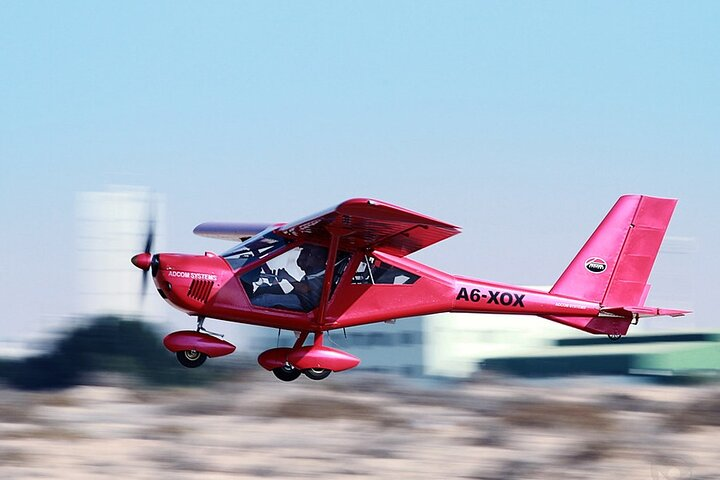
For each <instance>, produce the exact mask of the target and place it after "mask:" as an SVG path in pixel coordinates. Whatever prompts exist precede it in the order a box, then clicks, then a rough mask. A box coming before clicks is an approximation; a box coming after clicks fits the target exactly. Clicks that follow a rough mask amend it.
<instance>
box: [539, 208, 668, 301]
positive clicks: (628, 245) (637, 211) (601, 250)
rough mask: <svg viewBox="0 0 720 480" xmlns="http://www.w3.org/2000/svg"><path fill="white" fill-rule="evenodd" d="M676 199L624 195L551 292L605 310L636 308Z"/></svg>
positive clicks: (647, 287)
mask: <svg viewBox="0 0 720 480" xmlns="http://www.w3.org/2000/svg"><path fill="white" fill-rule="evenodd" d="M676 203H677V200H676V199H670V198H656V197H648V196H645V195H624V196H622V197H620V198H619V199H618V201H617V202H616V203H615V206H613V208H612V209H611V210H610V212H609V213H608V214H607V216H606V217H605V219H604V220H603V221H602V223H600V225H599V226H598V227H597V229H596V230H595V232H594V233H593V234H592V236H591V237H590V239H588V241H587V242H586V243H585V245H584V246H583V247H582V249H580V252H579V253H578V254H577V256H575V258H574V259H573V261H572V262H571V263H570V265H569V266H568V267H567V269H565V272H563V274H562V275H561V276H560V278H559V279H558V281H557V282H556V283H555V285H554V286H553V288H552V289H551V290H550V293H553V294H557V295H564V296H569V297H575V298H582V299H584V300H589V301H593V302H598V303H600V304H601V305H603V306H607V305H611V306H621V305H622V306H626V305H631V306H640V305H643V304H644V303H645V297H646V296H647V290H648V289H649V285H647V279H648V277H649V276H650V270H651V269H652V267H653V264H654V263H655V257H657V253H658V250H659V249H660V244H661V243H662V239H663V237H664V236H665V230H667V226H668V223H670V217H672V214H673V210H674V209H675V204H676Z"/></svg>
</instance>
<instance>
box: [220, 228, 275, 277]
mask: <svg viewBox="0 0 720 480" xmlns="http://www.w3.org/2000/svg"><path fill="white" fill-rule="evenodd" d="M286 243H287V242H286V241H285V239H284V238H282V237H279V236H278V235H275V234H274V233H272V232H267V231H266V232H261V233H259V234H257V235H255V236H254V237H252V238H249V239H247V240H245V241H244V242H242V243H241V244H239V245H236V246H235V247H233V248H231V249H230V250H228V251H227V252H225V253H223V254H222V255H221V257H223V258H224V259H225V260H227V261H228V263H229V264H230V266H231V267H232V268H233V270H237V269H238V268H240V267H242V266H243V265H247V264H248V263H250V262H252V261H254V260H256V259H258V258H262V257H264V256H266V255H269V254H270V253H272V252H274V251H275V250H277V249H278V248H281V247H283V246H284V245H285V244H286Z"/></svg>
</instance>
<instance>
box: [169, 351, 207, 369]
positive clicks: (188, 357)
mask: <svg viewBox="0 0 720 480" xmlns="http://www.w3.org/2000/svg"><path fill="white" fill-rule="evenodd" d="M175 355H176V356H177V359H178V362H180V363H181V364H182V366H183V367H187V368H196V367H199V366H200V365H202V364H203V363H205V360H207V355H205V354H204V353H202V352H198V351H197V350H181V351H179V352H177V353H176V354H175Z"/></svg>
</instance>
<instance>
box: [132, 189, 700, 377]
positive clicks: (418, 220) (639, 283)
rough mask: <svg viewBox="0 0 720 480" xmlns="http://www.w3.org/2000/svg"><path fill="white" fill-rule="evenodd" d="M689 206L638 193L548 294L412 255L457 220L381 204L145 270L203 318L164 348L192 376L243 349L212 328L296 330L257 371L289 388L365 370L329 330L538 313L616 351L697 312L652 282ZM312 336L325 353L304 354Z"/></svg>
mask: <svg viewBox="0 0 720 480" xmlns="http://www.w3.org/2000/svg"><path fill="white" fill-rule="evenodd" d="M676 203H677V200H675V199H665V198H656V197H649V196H645V195H625V196H622V197H620V199H619V200H618V201H617V202H616V203H615V205H614V206H613V207H612V209H611V210H610V212H609V213H608V214H607V216H606V217H605V219H604V220H603V221H602V222H601V223H600V225H599V226H598V227H597V229H596V230H595V232H594V233H593V234H592V235H591V236H590V238H589V239H588V241H587V242H586V243H585V245H584V246H583V247H582V248H581V249H580V251H579V253H578V254H577V255H576V256H575V258H574V259H573V260H572V262H570V264H569V265H568V267H567V268H566V269H565V271H564V272H563V273H562V275H560V278H559V279H558V280H557V281H556V282H555V284H554V285H553V287H552V288H551V289H550V291H549V292H544V291H539V290H534V289H530V288H524V287H519V286H514V285H508V284H501V283H495V282H487V281H484V280H477V279H473V278H469V277H463V276H457V275H451V274H448V273H444V272H442V271H439V270H436V269H434V268H431V267H429V266H426V265H423V264H421V263H418V262H417V261H414V260H412V259H410V258H408V255H409V254H411V253H413V252H415V251H417V250H420V249H422V248H425V247H428V246H430V245H433V244H434V243H436V242H439V241H441V240H444V239H446V238H449V237H452V236H453V235H456V234H458V233H460V229H459V228H458V227H456V226H454V225H451V224H449V223H445V222H442V221H439V220H436V219H434V218H430V217H428V216H425V215H421V214H419V213H416V212H413V211H410V210H407V209H404V208H401V207H398V206H395V205H391V204H389V203H385V202H382V201H378V200H372V199H367V198H355V199H351V200H347V201H345V202H342V203H340V204H339V205H337V206H335V207H332V208H330V209H328V210H325V211H322V212H320V213H317V214H315V215H311V216H309V217H307V218H303V219H301V220H298V221H296V222H291V223H277V224H241V223H203V224H201V225H198V226H197V227H196V228H195V230H194V233H195V234H197V235H201V236H205V237H211V238H219V239H225V240H232V241H236V242H237V241H239V242H240V243H239V244H238V245H237V246H235V247H234V248H231V249H230V250H228V251H227V252H225V253H223V254H222V255H215V254H213V253H209V252H208V253H205V254H204V255H186V254H176V253H156V254H152V253H151V248H152V234H149V236H148V240H147V242H146V245H145V251H144V252H143V253H139V254H137V255H135V256H134V257H133V258H132V263H133V264H134V265H135V266H137V267H138V268H140V269H142V270H144V271H145V276H144V281H143V283H145V282H146V280H145V279H146V278H147V272H148V271H150V273H151V275H152V279H153V281H154V283H155V286H156V288H157V292H158V294H159V295H160V296H161V297H162V298H163V299H165V300H166V301H167V302H168V303H169V304H170V305H172V306H173V307H175V308H177V309H179V310H181V311H183V312H186V313H187V314H188V315H191V316H193V317H197V328H196V329H195V330H184V331H178V332H174V333H171V334H169V335H168V336H167V337H165V339H164V341H163V342H164V345H165V347H166V348H167V349H168V350H170V351H171V352H174V353H175V354H176V355H177V358H178V360H179V361H180V363H181V364H182V365H184V366H186V367H191V368H192V367H197V366H199V365H201V364H202V363H203V362H205V360H206V359H207V358H208V357H219V356H222V355H228V354H230V353H232V352H233V351H234V350H235V346H234V345H232V344H231V343H230V342H228V341H226V340H223V339H222V338H219V337H220V335H218V334H214V333H212V332H209V331H207V330H206V329H205V328H203V322H204V321H205V319H206V318H215V319H220V320H227V321H231V322H238V323H247V324H253V325H261V326H265V327H271V328H274V329H283V330H292V331H295V332H296V335H297V340H296V341H295V344H294V345H292V346H291V347H278V348H271V349H269V350H267V351H265V352H263V353H261V354H260V356H259V357H258V363H259V364H260V365H261V366H262V367H263V368H265V369H266V370H269V371H272V372H273V373H274V374H275V376H276V377H277V378H279V379H280V380H283V381H292V380H295V379H297V378H298V377H299V376H300V375H301V374H305V375H306V376H307V377H308V378H311V379H313V380H321V379H323V378H326V377H327V376H328V375H329V374H330V373H331V372H340V371H343V370H348V369H351V368H353V367H355V366H357V365H358V364H359V363H360V359H359V358H357V357H355V356H353V355H351V354H349V353H347V352H344V351H341V350H338V349H335V348H331V347H328V346H326V345H324V344H323V336H324V334H325V333H326V332H328V331H331V330H337V329H345V328H348V327H354V326H357V325H364V324H369V323H374V322H383V321H391V320H394V319H397V318H402V317H410V316H417V315H430V314H434V313H440V312H476V313H486V314H487V313H498V314H520V315H537V316H539V317H542V318H545V319H548V320H552V321H554V322H559V323H562V324H564V325H567V326H570V327H574V328H577V329H580V330H583V331H585V332H588V333H591V334H605V335H608V337H610V338H611V339H613V340H616V339H619V338H620V337H622V336H623V335H625V334H626V333H627V331H628V328H629V326H630V325H631V324H636V323H637V322H638V320H639V319H640V318H641V317H654V316H660V315H668V316H673V317H675V316H681V315H684V314H686V313H689V312H688V311H684V310H673V309H665V308H657V307H649V306H645V299H646V298H647V295H648V291H649V289H650V285H648V283H647V280H648V277H649V275H650V270H651V269H652V266H653V264H654V262H655V258H656V256H657V253H658V250H659V248H660V244H661V243H662V239H663V237H664V235H665V231H666V229H667V226H668V223H669V222H670V217H671V216H672V213H673V211H674V209H675V205H676ZM310 334H312V335H313V337H312V342H310V343H309V344H308V345H305V343H306V341H307V340H308V337H309V336H310Z"/></svg>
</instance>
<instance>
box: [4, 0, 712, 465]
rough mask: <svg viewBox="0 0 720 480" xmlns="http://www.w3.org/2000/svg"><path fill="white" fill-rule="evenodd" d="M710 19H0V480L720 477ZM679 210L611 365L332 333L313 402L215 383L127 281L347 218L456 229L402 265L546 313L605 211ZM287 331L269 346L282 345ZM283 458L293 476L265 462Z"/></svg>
mask: <svg viewBox="0 0 720 480" xmlns="http://www.w3.org/2000/svg"><path fill="white" fill-rule="evenodd" d="M718 14H720V6H718V4H717V3H716V2H702V1H701V2H693V3H691V4H686V3H684V2H682V3H681V2H663V3H656V2H644V1H641V2H633V3H632V4H627V3H626V2H583V3H576V2H565V1H552V2H543V3H535V2H492V1H491V2H470V1H467V2H465V1H456V2H393V3H391V4H387V3H386V2H375V1H370V2H342V3H326V2H302V3H292V2H280V3H274V4H270V5H268V4H266V3H261V2H213V3H209V4H204V3H197V2H152V3H150V2H139V1H131V2H123V3H122V4H112V3H107V4H105V3H103V4H95V3H88V2H82V1H68V2H62V3H50V2H41V1H29V2H27V1H26V2H16V1H9V2H4V3H3V6H2V8H0V46H1V47H0V161H1V162H2V165H3V169H2V173H1V174H0V199H1V200H2V201H0V215H1V216H2V219H3V221H4V225H5V228H4V229H3V232H2V234H0V247H1V248H2V249H3V251H4V252H5V257H4V260H3V262H2V267H3V268H2V271H3V272H2V275H0V292H2V293H0V295H1V297H0V298H2V300H3V302H2V303H3V307H4V315H3V320H2V321H1V322H2V323H1V325H2V335H0V358H2V361H1V362H0V381H1V382H2V384H3V386H2V390H0V432H1V433H2V435H0V438H1V440H0V475H2V476H3V477H5V478H37V477H46V478H102V477H110V476H113V477H114V476H117V475H124V476H127V477H130V478H154V477H156V476H157V474H158V472H172V474H173V475H175V476H177V477H179V478H185V477H187V478H190V477H197V475H201V476H202V478H254V477H266V478H291V477H306V476H311V475H312V476H315V475H317V474H325V475H327V476H329V477H331V478H344V477H348V478H349V477H353V478H389V477H408V478H555V477H557V476H559V475H563V476H568V477H571V478H615V477H617V476H618V475H625V476H626V477H628V478H653V479H670V478H673V479H675V478H682V479H686V478H717V477H718V476H720V472H719V471H718V468H717V465H720V458H719V454H718V452H717V449H716V448H715V447H714V446H713V445H714V441H713V439H714V438H717V435H718V433H720V431H719V430H718V427H720V389H719V387H718V384H717V380H718V372H720V344H719V343H718V341H719V338H720V327H719V326H718V321H717V317H716V313H715V310H716V305H715V297H716V295H715V293H716V292H717V291H718V288H719V287H720V282H718V276H717V274H716V272H717V271H718V270H719V269H720V254H719V253H718V250H717V247H716V246H717V245H718V244H719V243H720V232H719V227H718V224H719V222H718V220H719V219H718V214H717V211H718V207H719V206H720V201H718V196H717V186H716V184H717V182H718V179H720V175H719V174H720V167H719V166H718V165H719V163H718V161H717V160H718V157H719V156H720V137H719V136H718V134H717V132H718V125H720V90H718V88H717V85H718V84H719V83H720V34H718V32H719V30H718V28H717V20H716V19H717V18H718ZM625 193H643V194H648V195H655V196H665V197H673V198H679V199H680V202H679V204H678V207H677V209H676V212H675V215H674V217H673V220H672V222H671V224H670V227H669V229H668V232H667V235H666V237H665V241H664V243H663V246H662V248H661V251H660V254H659V256H658V259H657V261H656V264H655V267H654V269H653V273H652V275H651V278H650V283H651V284H652V289H651V291H650V296H649V298H648V301H647V303H648V304H650V305H659V306H663V307H668V308H679V309H689V310H693V311H694V313H693V314H692V315H690V316H687V317H683V318H677V319H648V320H646V321H644V322H642V321H641V322H640V324H639V325H637V326H634V327H631V330H630V336H629V337H627V338H625V339H623V341H622V342H620V343H617V344H611V343H608V342H607V341H606V339H605V337H602V338H600V337H594V336H590V335H587V334H584V333H582V332H576V331H574V330H571V329H569V328H567V327H563V326H560V325H556V324H553V323H551V322H548V321H545V320H541V319H538V318H534V317H528V318H523V317H497V316H482V315H459V314H452V315H450V314H447V315H436V316H432V317H423V318H412V319H401V320H398V321H397V322H396V323H395V324H385V323H382V324H379V325H372V326H366V327H358V328H355V329H351V330H349V331H348V335H347V338H346V337H344V336H343V335H342V334H340V333H337V334H332V335H331V337H330V344H331V345H334V346H337V347H339V348H342V349H344V350H347V351H350V352H351V353H353V354H355V355H357V356H359V357H361V358H362V363H361V365H360V367H359V368H358V369H357V370H354V371H350V372H346V373H343V374H338V375H333V376H331V377H330V378H329V379H328V380H326V381H324V382H310V381H309V380H307V379H304V380H305V381H302V380H301V381H298V382H294V383H293V384H281V383H280V382H278V381H276V380H275V379H274V377H270V376H268V375H267V373H266V372H264V371H262V370H261V369H260V368H259V367H258V366H257V364H256V362H255V359H256V356H257V354H258V353H260V352H262V351H263V350H265V349H267V348H269V347H272V346H275V344H276V342H277V332H276V331H273V330H270V329H262V328H259V327H251V326H243V325H236V324H230V323H225V322H219V321H214V320H208V322H207V323H206V327H207V328H209V329H210V330H214V331H221V332H222V333H224V334H225V335H226V339H228V340H229V341H230V342H232V343H233V344H235V345H237V346H238V352H237V353H236V354H234V355H233V356H231V357H230V358H227V359H222V360H221V359H217V361H210V362H208V363H207V364H206V365H204V366H203V367H202V368H201V369H197V370H187V369H183V368H182V367H180V366H178V365H176V362H175V359H174V357H173V355H172V354H170V353H169V352H167V351H165V350H164V348H163V347H162V337H163V336H164V335H165V334H167V333H169V332H171V331H173V330H176V329H186V328H193V327H194V326H195V322H194V319H193V318H188V317H187V316H185V315H184V314H182V313H180V312H177V311H175V310H173V309H172V308H171V307H169V306H168V305H167V304H166V303H165V302H164V301H163V300H162V299H160V298H159V297H157V295H155V294H154V293H153V292H152V291H149V292H148V293H147V295H143V292H141V275H140V272H139V271H138V270H137V269H136V268H134V267H133V266H132V265H131V264H130V262H129V259H130V257H131V256H132V255H134V254H135V253H138V252H140V251H142V249H143V246H144V243H145V238H146V236H147V232H148V229H149V226H150V225H151V224H152V225H153V226H154V229H155V242H154V247H153V249H154V250H155V251H173V252H188V253H192V252H196V253H202V252H204V251H208V250H209V251H214V252H217V253H220V252H222V251H224V250H226V249H228V248H230V247H231V246H232V244H226V243H224V242H222V241H217V240H208V239H204V238H199V237H196V236H193V235H192V229H193V227H194V226H195V225H197V224H199V223H201V222H204V221H241V222H282V221H292V220H295V219H297V218H301V217H304V216H306V215H308V214H311V213H313V212H316V211H320V210H323V209H325V208H327V207H329V206H332V205H335V204H337V203H339V202H341V201H343V200H345V199H347V198H351V197H356V196H362V197H374V198H378V199H382V200H385V201H388V202H391V203H394V204H398V205H401V206H404V207H406V208H410V209H412V210H416V211H418V212H421V213H423V214H427V215H430V216H433V217H435V218H438V219H441V220H444V221H447V222H450V223H453V224H456V225H460V226H462V227H463V230H464V231H463V234H462V235H459V236H456V237H453V238H451V239H448V240H447V241H445V242H443V243H440V244H438V245H436V246H433V247H431V248H429V249H426V250H423V251H420V252H418V253H417V254H414V255H413V258H415V259H416V260H419V261H421V262H424V263H428V264H429V265H431V266H433V267H436V268H439V269H441V270H445V271H448V272H450V273H455V274H463V275H468V276H473V277H479V278H483V279H488V280H494V281H499V282H508V283H514V284H520V285H527V286H535V287H538V288H549V286H550V285H552V284H553V283H554V281H555V279H556V278H557V277H558V276H559V275H560V273H561V272H562V271H563V269H564V268H565V266H566V265H567V263H568V262H569V261H570V260H571V259H572V258H573V256H574V255H575V253H576V252H577V251H578V249H579V248H580V246H581V245H582V244H583V242H584V241H585V240H586V239H587V237H588V236H589V235H590V234H591V233H592V231H593V230H594V228H595V227H596V226H597V224H598V223H599V222H600V220H601V219H602V218H603V216H604V215H605V213H606V212H607V211H608V210H609V209H610V207H611V206H612V204H613V203H614V202H615V200H616V199H617V197H618V196H620V195H622V194H625ZM292 338H293V337H292V333H291V332H290V333H283V334H282V336H281V338H280V341H281V342H282V343H289V342H291V341H292ZM278 458H280V459H281V461H280V462H278Z"/></svg>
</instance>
